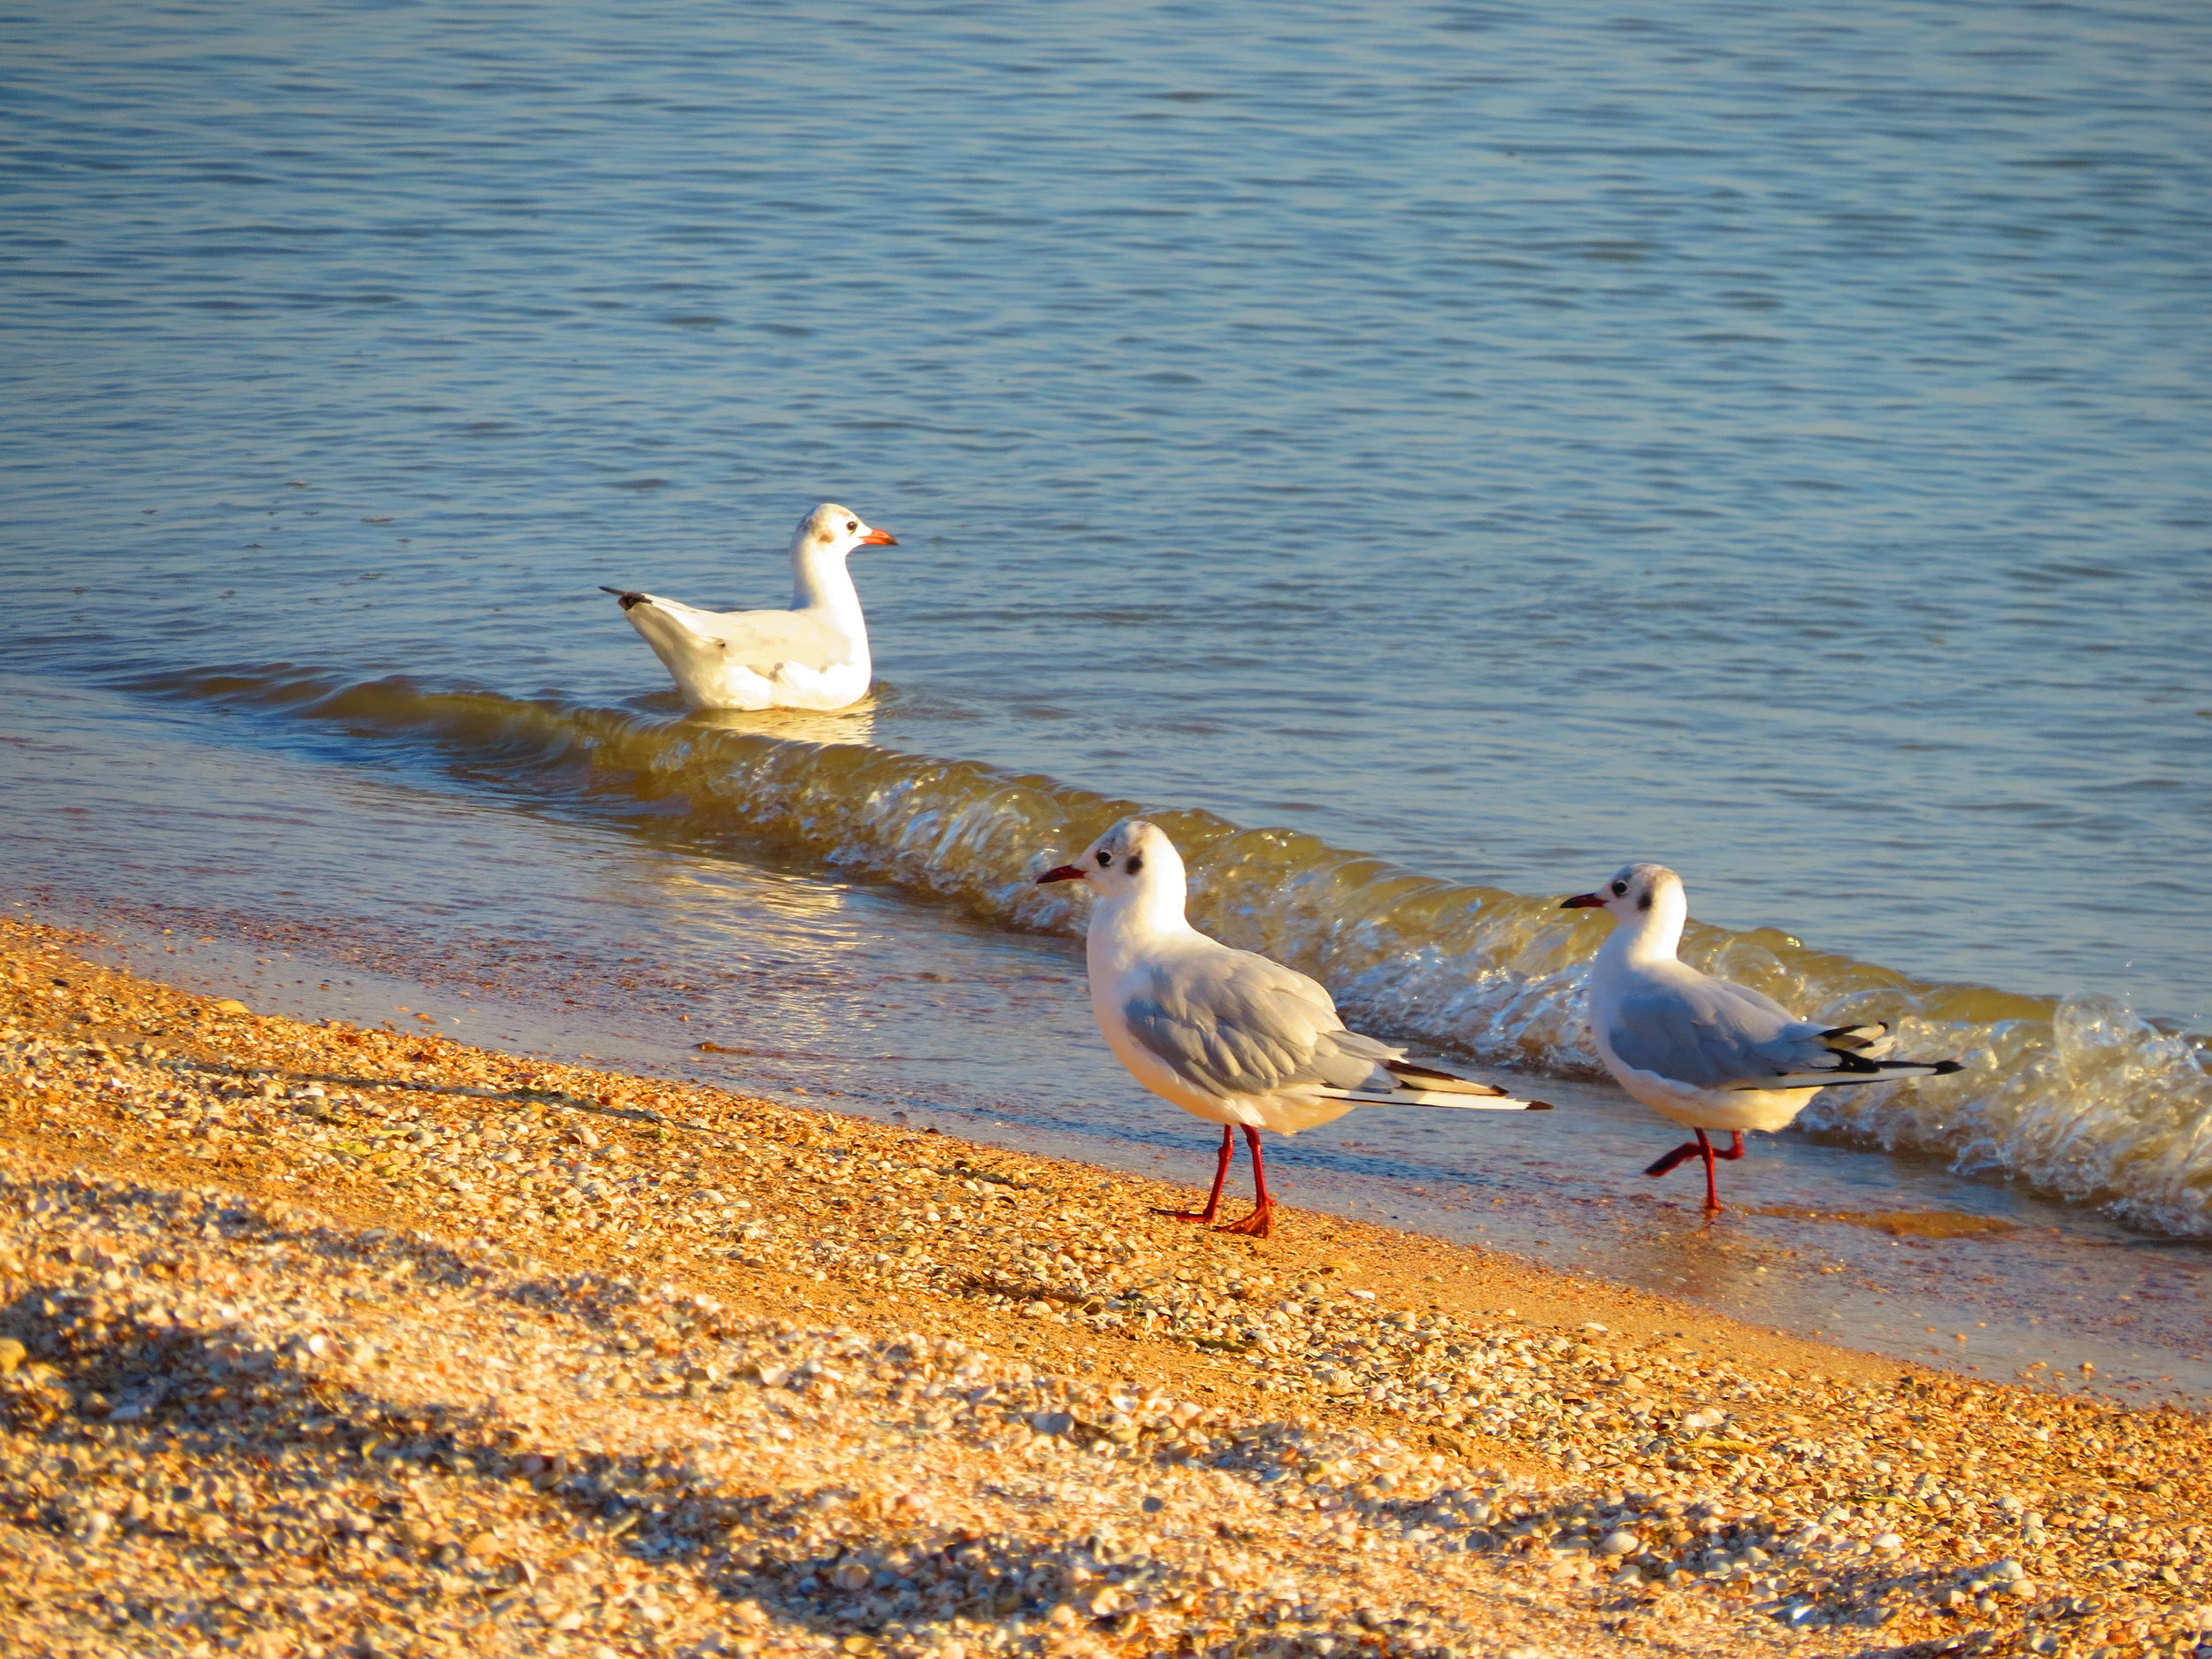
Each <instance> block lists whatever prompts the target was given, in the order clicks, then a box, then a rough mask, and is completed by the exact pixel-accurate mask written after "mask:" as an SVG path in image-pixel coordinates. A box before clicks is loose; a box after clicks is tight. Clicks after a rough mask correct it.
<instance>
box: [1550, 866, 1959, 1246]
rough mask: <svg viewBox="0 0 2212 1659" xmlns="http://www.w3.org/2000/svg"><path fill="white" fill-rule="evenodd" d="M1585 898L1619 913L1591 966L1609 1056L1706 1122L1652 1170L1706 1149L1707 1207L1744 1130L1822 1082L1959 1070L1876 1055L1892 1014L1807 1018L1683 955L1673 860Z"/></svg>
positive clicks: (1673, 1110) (1683, 1120)
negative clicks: (1715, 1139) (1824, 1020)
mask: <svg viewBox="0 0 2212 1659" xmlns="http://www.w3.org/2000/svg"><path fill="white" fill-rule="evenodd" d="M1585 908H1589V909H1595V910H1609V911H1610V912H1611V913H1612V917H1613V932H1612V933H1611V934H1610V935H1609V937H1608V938H1607V940H1606V941H1605V943H1604V944H1602V945H1601V946H1600V947H1599V948H1598V955H1597V960H1596V962H1594V964H1591V968H1590V1033H1591V1034H1592V1035H1593V1036H1594V1037H1595V1038H1596V1039H1597V1044H1598V1055H1599V1057H1600V1058H1601V1059H1602V1060H1604V1062H1605V1067H1606V1070H1607V1071H1610V1072H1612V1074H1613V1075H1614V1077H1615V1078H1617V1079H1619V1081H1620V1086H1621V1087H1623V1088H1624V1089H1626V1090H1627V1091H1628V1092H1629V1093H1630V1094H1632V1095H1634V1096H1635V1097H1636V1098H1637V1099H1638V1100H1640V1101H1641V1102H1643V1103H1644V1104H1645V1105H1647V1106H1648V1107H1650V1108H1651V1109H1652V1110H1654V1111H1655V1112H1657V1113H1658V1114H1659V1115H1660V1116H1661V1117H1662V1118H1672V1119H1673V1120H1674V1121H1675V1122H1676V1123H1678V1124H1680V1125H1683V1126H1684V1127H1686V1128H1688V1129H1692V1130H1694V1131H1695V1132H1696V1133H1697V1139H1696V1140H1694V1141H1686V1142H1685V1143H1684V1144H1682V1145H1681V1146H1678V1147H1677V1148H1675V1149H1674V1150H1673V1151H1671V1152H1670V1153H1668V1154H1667V1156H1665V1157H1663V1158H1661V1159H1660V1160H1659V1161H1658V1162H1657V1163H1656V1164H1653V1165H1652V1166H1651V1167H1650V1168H1649V1169H1647V1170H1646V1171H1644V1173H1645V1174H1647V1175H1664V1174H1665V1173H1666V1172H1667V1171H1669V1170H1671V1169H1673V1168H1674V1167H1675V1166H1676V1165H1677V1164H1682V1163H1685V1162H1686V1161H1687V1160H1689V1159H1691V1158H1695V1157H1702V1158H1703V1159H1704V1160H1705V1211H1706V1213H1707V1214H1708V1215H1717V1214H1718V1213H1719V1212H1720V1194H1719V1193H1718V1191H1717V1188H1716V1186H1715V1183H1714V1179H1713V1160H1714V1159H1715V1158H1740V1157H1741V1156H1743V1132H1744V1131H1745V1130H1747V1129H1768V1130H1772V1129H1781V1128H1784V1127H1786V1126H1787V1125H1788V1124H1789V1121H1790V1119H1791V1118H1794V1117H1796V1116H1797V1114H1798V1113H1799V1112H1801V1111H1802V1110H1805V1107H1806V1104H1807V1102H1809V1101H1810V1100H1811V1099H1812V1097H1813V1092H1814V1091H1815V1090H1816V1089H1823V1088H1827V1087H1832V1086H1838V1085H1842V1084H1846V1083H1880V1082H1886V1081H1887V1080H1888V1079H1892V1078H1901V1077H1943V1076H1946V1075H1947V1074H1948V1073H1950V1072H1953V1071H1958V1070H1960V1066H1959V1063H1958V1062H1957V1061H1956V1060H1924V1061H1923V1060H1877V1059H1875V1058H1873V1054H1874V1052H1875V1051H1876V1050H1878V1049H1879V1048H1886V1046H1887V1044H1888V1040H1889V1027H1888V1026H1887V1025H1885V1024H1881V1023H1879V1022H1877V1023H1876V1024H1874V1025H1826V1026H1824V1025H1821V1024H1820V1023H1819V1022H1818V1021H1817V1020H1810V1019H1800V1018H1797V1017H1796V1016H1795V1015H1793V1014H1792V1013H1791V1012H1790V1011H1789V1010H1787V1009H1786V1008H1784V1007H1783V1006H1782V1005H1781V1004H1780V1003H1779V1002H1776V1001H1775V1000H1774V999H1773V998H1772V997H1770V996H1762V995H1760V994H1759V993H1758V992H1756V991H1752V990H1747V989H1746V988H1745V987H1742V986H1740V985H1731V984H1730V983H1729V982H1728V981H1727V980H1726V979H1714V978H1713V977H1712V975H1710V974H1709V973H1700V972H1698V971H1697V970H1696V969H1695V968H1693V967H1691V966H1690V965H1689V964H1686V963H1683V962H1678V961H1677V960H1675V955H1674V951H1675V947H1676V946H1677V945H1678V944H1679V943H1680V942H1681V939H1682V925H1683V924H1684V923H1685V922H1686V921H1688V920H1689V919H1690V903H1689V900H1688V898H1687V897H1686V896H1685V895H1684V894H1683V891H1682V878H1681V877H1680V876H1678V875H1676V874H1675V873H1674V872H1673V871H1671V870H1670V869H1668V868H1667V867H1666V866H1665V865H1663V864H1631V865H1629V866H1628V867H1627V868H1626V869H1625V870H1624V871H1622V872H1620V874H1618V875H1617V876H1615V877H1614V878H1613V879H1612V882H1611V884H1610V885H1609V886H1608V887H1606V888H1605V889H1604V890H1603V891H1602V892H1599V893H1578V894H1576V895H1574V897H1572V898H1571V899H1566V900H1563V901H1562V902H1561V904H1560V909H1562V910H1582V909H1585ZM1723 1129H1725V1130H1727V1131H1728V1133H1729V1134H1730V1136H1731V1137H1732V1139H1731V1141H1730V1143H1729V1147H1728V1150H1727V1151H1725V1152H1717V1151H1715V1150H1714V1149H1713V1143H1712V1142H1711V1141H1708V1140H1707V1139H1706V1138H1705V1133H1706V1131H1707V1130H1713V1131H1715V1132H1717V1131H1720V1130H1723Z"/></svg>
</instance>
